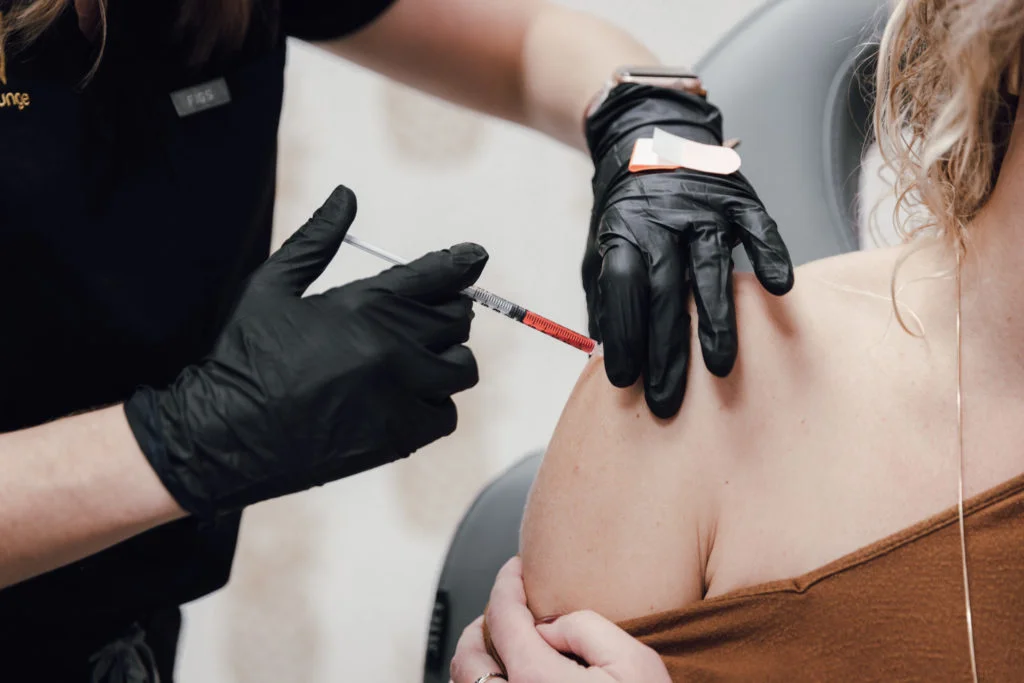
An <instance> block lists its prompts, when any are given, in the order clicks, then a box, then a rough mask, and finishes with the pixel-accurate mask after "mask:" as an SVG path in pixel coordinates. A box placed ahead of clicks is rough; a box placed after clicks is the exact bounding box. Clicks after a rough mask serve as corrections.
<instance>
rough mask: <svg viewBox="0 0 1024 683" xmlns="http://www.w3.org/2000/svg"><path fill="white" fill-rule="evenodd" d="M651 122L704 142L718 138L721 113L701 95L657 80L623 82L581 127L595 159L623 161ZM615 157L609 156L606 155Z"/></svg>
mask: <svg viewBox="0 0 1024 683" xmlns="http://www.w3.org/2000/svg"><path fill="white" fill-rule="evenodd" d="M655 128H661V129H663V130H665V131H667V132H669V133H672V134H674V135H678V136H680V137H684V138H686V139H688V140H693V141H695V142H700V143H703V144H707V145H721V144H722V116H721V113H720V112H719V111H718V108H717V107H715V106H714V105H713V104H711V103H710V102H708V101H707V99H706V98H704V97H703V96H699V95H695V94H691V93H689V92H684V91H679V90H675V89H669V88H661V87H657V86H650V85H641V84H636V83H622V84H619V85H616V86H615V87H614V88H612V90H611V92H610V93H609V94H608V97H607V99H605V101H604V102H603V103H602V104H601V106H600V107H599V108H598V109H597V111H595V112H594V114H593V115H592V116H590V117H589V118H588V119H587V121H586V125H585V128H584V133H585V136H586V140H587V147H588V149H589V150H590V153H591V157H592V158H593V160H594V163H595V165H599V166H600V165H607V164H610V163H612V162H613V161H614V164H613V165H622V164H625V163H628V161H629V157H630V155H631V154H632V151H633V143H634V142H635V141H636V140H637V139H638V138H642V137H651V136H652V135H653V133H654V129H655ZM610 157H614V160H612V159H610Z"/></svg>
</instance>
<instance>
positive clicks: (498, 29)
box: [324, 0, 657, 149]
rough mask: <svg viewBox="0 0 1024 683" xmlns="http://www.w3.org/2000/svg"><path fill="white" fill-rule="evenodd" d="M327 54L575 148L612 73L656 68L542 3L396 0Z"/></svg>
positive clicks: (637, 49) (592, 24) (605, 30)
mask: <svg viewBox="0 0 1024 683" xmlns="http://www.w3.org/2000/svg"><path fill="white" fill-rule="evenodd" d="M324 47H326V48H327V49H328V50H331V51H332V52H335V53H337V54H339V55H341V56H343V57H345V58H346V59H349V60H352V61H354V62H357V63H359V64H362V65H364V66H366V67H369V68H370V69H373V70H375V71H377V72H379V73H381V74H384V75H386V76H389V77H391V78H394V79H395V80H398V81H401V82H403V83H406V84H408V85H411V86H413V87H415V88H418V89H420V90H423V91H425V92H429V93H431V94H434V95H437V96H438V97H442V98H444V99H446V100H449V101H451V102H455V103H458V104H462V105H465V106H468V107H471V108H473V109H476V110H477V111H481V112H484V113H486V114H492V115H494V116H499V117H501V118H504V119H507V120H509V121H514V122H516V123H521V124H523V125H527V126H530V127H532V128H535V129H536V130H539V131H541V132H544V133H547V134H548V135H550V136H552V137H554V138H556V139H558V140H561V141H562V142H565V143H567V144H569V145H572V146H574V147H577V148H579V149H583V148H584V139H583V117H584V113H585V110H586V108H587V105H588V104H589V103H590V101H591V100H592V99H593V97H594V96H595V95H596V94H597V93H598V92H600V90H601V89H602V88H603V87H604V84H605V82H606V81H607V80H608V78H609V77H611V75H612V73H613V71H614V70H615V68H616V67H618V66H623V65H642V64H656V63H657V59H656V58H655V56H654V55H653V54H652V53H651V52H650V50H648V49H647V48H645V47H644V46H643V45H641V44H640V43H639V42H637V41H636V40H634V39H633V38H632V37H630V36H629V35H628V34H627V33H625V32H624V31H622V30H621V29H618V28H616V27H614V26H612V25H611V24H609V23H608V22H605V21H603V20H601V19H598V18H596V17H593V16H590V15H588V14H584V13H582V12H576V11H573V10H570V9H566V8H564V7H561V6H559V5H556V4H554V3H552V2H548V0H486V1H485V2H484V1H481V0H398V1H397V2H396V3H395V5H394V7H392V8H391V9H390V10H388V12H387V13H386V14H385V15H384V16H383V17H381V18H380V19H379V20H377V21H376V22H374V23H373V24H371V25H370V26H369V27H368V28H366V29H364V30H363V31H361V32H360V33H358V34H356V35H355V36H351V37H349V38H345V39H342V40H337V41H333V42H331V43H326V44H325V45H324Z"/></svg>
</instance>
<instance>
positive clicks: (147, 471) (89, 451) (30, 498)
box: [0, 406, 185, 588]
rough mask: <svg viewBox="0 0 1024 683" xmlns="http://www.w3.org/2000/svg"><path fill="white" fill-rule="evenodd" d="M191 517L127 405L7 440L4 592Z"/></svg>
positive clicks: (1, 438) (3, 448) (1, 557)
mask: <svg viewBox="0 0 1024 683" xmlns="http://www.w3.org/2000/svg"><path fill="white" fill-rule="evenodd" d="M184 515H185V513H184V511H182V509H181V508H180V507H179V506H178V504H177V503H176V502H175V501H174V499H173V498H172V497H171V496H170V494H169V493H168V492H167V490H166V489H165V488H164V487H163V485H162V484H161V483H160V480H159V479H158V478H157V476H156V474H155V473H154V472H153V469H152V468H151V467H150V466H149V463H148V462H147V461H146V458H145V457H144V456H143V455H142V452H141V451H140V450H139V447H138V445H137V444H136V442H135V438H134V436H133V435H132V432H131V430H130V429H129V427H128V423H127V421H126V420H125V417H124V411H123V409H122V408H121V406H114V407H111V408H105V409H103V410H97V411H95V412H91V413H85V414H82V415H78V416H75V417H69V418H65V419H63V420H58V421H56V422H51V423H49V424H46V425H42V426H39V427H34V428H32V429H26V430H23V431H19V432H12V433H9V434H3V435H0V588H4V587H6V586H10V585H12V584H15V583H18V582H19V581H23V580H25V579H27V578H30V577H32V576H35V575H37V574H41V573H43V572H46V571H49V570H52V569H56V568H57V567H60V566H62V565H65V564H68V563H70V562H73V561H75V560H78V559H81V558H83V557H86V556H88V555H91V554H93V553H96V552H99V551H100V550H103V549H104V548H107V547H109V546H112V545H114V544H116V543H118V542H120V541H122V540H124V539H126V538H129V537H131V536H134V535H136V534H139V533H141V532H143V531H145V530H147V529H150V528H152V527H155V526H159V525H161V524H164V523H166V522H170V521H172V520H174V519H177V518H179V517H183V516H184Z"/></svg>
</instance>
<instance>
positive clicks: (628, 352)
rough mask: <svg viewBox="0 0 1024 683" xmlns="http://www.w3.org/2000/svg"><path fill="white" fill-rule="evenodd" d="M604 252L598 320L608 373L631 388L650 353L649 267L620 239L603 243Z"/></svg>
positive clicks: (611, 378) (635, 248) (620, 383)
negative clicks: (648, 338)
mask: <svg viewBox="0 0 1024 683" xmlns="http://www.w3.org/2000/svg"><path fill="white" fill-rule="evenodd" d="M602 251H603V256H602V264H601V274H600V275H598V281H597V284H598V297H599V299H598V313H597V320H598V326H599V327H600V329H601V339H602V340H603V341H604V357H605V371H606V372H607V374H608V380H609V381H610V382H611V383H612V384H614V385H615V386H617V387H628V386H632V385H633V384H634V383H635V382H636V381H637V379H638V378H639V377H640V373H641V371H642V370H643V359H644V357H645V356H646V354H647V329H648V328H647V319H648V305H649V296H650V283H649V281H648V274H647V264H646V263H645V262H644V257H643V254H642V253H641V252H640V250H639V249H638V248H637V247H635V246H633V245H632V244H630V243H629V242H627V241H626V240H625V239H623V238H621V237H615V238H612V239H610V240H609V241H608V242H606V243H605V244H603V245H602Z"/></svg>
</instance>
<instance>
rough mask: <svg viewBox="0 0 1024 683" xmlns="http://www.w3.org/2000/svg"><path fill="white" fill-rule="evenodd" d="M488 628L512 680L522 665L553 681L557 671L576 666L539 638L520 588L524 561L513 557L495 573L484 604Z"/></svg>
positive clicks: (567, 669)
mask: <svg viewBox="0 0 1024 683" xmlns="http://www.w3.org/2000/svg"><path fill="white" fill-rule="evenodd" d="M486 619H487V629H488V631H490V636H491V643H492V644H493V645H494V649H495V650H497V652H498V654H499V655H500V656H501V660H502V662H504V664H505V667H506V669H507V671H508V673H509V679H510V680H513V681H514V680H515V678H516V672H518V671H521V670H522V669H524V668H527V669H532V670H534V671H544V672H545V673H550V674H551V675H552V676H554V677H555V678H553V679H552V680H563V679H558V678H557V676H558V675H559V674H560V673H563V674H564V673H565V672H573V671H575V670H576V669H577V668H578V667H577V666H576V665H575V664H573V663H572V662H569V661H568V660H566V659H565V658H564V657H562V656H561V655H560V654H558V652H556V651H555V650H553V649H552V648H551V646H550V645H548V644H547V642H545V640H544V639H543V638H541V636H540V634H539V633H538V632H537V627H536V626H535V625H534V619H533V614H532V613H531V612H530V608H529V607H527V606H526V590H525V589H524V588H523V563H522V561H521V560H520V559H519V558H518V557H514V558H512V559H511V560H509V561H508V562H506V563H505V566H504V567H502V568H501V571H499V572H498V576H497V578H496V579H495V581H494V588H492V589H491V598H490V601H489V602H488V603H487V616H486Z"/></svg>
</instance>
